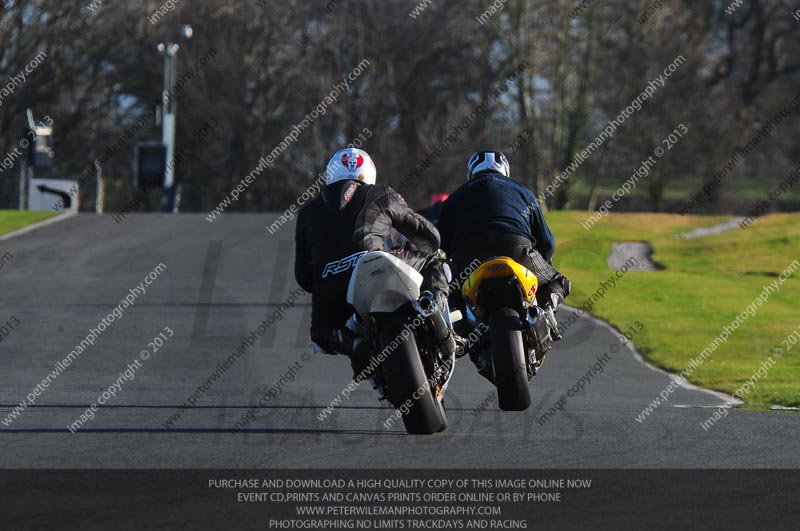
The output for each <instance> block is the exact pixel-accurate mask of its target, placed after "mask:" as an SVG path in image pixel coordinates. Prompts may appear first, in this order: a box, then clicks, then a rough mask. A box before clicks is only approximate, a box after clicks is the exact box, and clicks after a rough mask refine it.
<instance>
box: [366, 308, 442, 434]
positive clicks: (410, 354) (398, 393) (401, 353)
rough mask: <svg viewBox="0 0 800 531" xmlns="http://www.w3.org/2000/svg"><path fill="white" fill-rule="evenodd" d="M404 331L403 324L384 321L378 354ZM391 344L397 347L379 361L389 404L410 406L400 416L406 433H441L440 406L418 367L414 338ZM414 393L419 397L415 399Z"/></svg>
mask: <svg viewBox="0 0 800 531" xmlns="http://www.w3.org/2000/svg"><path fill="white" fill-rule="evenodd" d="M404 331H405V329H404V328H403V323H401V322H398V321H393V320H390V321H388V322H387V323H386V324H385V325H384V326H383V328H382V330H381V331H380V344H381V351H383V350H384V349H386V347H387V346H389V345H391V344H392V342H396V341H397V340H398V338H402V335H403V332H404ZM406 334H408V332H407V331H406ZM395 344H396V345H397V347H396V348H395V349H394V351H392V352H391V353H390V354H389V356H388V357H387V358H386V360H385V361H384V362H383V371H384V375H385V379H386V383H387V387H388V389H387V394H388V395H389V401H390V402H391V403H392V405H394V406H395V407H396V408H399V407H400V406H401V405H402V404H411V407H409V408H408V412H407V413H406V414H404V415H403V424H404V425H405V428H406V431H407V432H408V433H410V434H413V435H430V434H433V433H437V432H440V431H444V430H445V429H446V428H447V417H446V416H445V413H444V407H443V406H442V404H441V403H440V402H439V401H438V400H436V398H435V397H434V396H433V393H432V392H431V389H430V386H429V385H427V381H428V378H427V377H426V376H425V371H424V369H423V367H422V360H421V359H420V357H419V351H418V350H417V344H416V341H415V340H414V335H413V334H411V335H410V336H409V337H408V339H405V340H402V342H401V343H399V344H397V343H395ZM419 390H421V391H422V392H421V393H420V392H419ZM415 393H416V394H417V395H420V396H418V397H417V398H416V399H415V396H414V395H415Z"/></svg>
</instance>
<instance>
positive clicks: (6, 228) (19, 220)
mask: <svg viewBox="0 0 800 531" xmlns="http://www.w3.org/2000/svg"><path fill="white" fill-rule="evenodd" d="M53 216H55V213H54V212H45V211H28V210H0V234H7V233H9V232H12V231H15V230H17V229H21V228H22V227H24V226H26V225H30V224H31V223H36V222H37V221H42V220H43V219H47V218H50V217H53Z"/></svg>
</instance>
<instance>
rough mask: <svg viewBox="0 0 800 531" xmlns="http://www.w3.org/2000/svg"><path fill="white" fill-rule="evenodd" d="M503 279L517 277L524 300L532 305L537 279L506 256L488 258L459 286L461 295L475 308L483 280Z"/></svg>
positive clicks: (537, 284) (537, 285)
mask: <svg viewBox="0 0 800 531" xmlns="http://www.w3.org/2000/svg"><path fill="white" fill-rule="evenodd" d="M504 277H517V280H518V281H519V283H520V285H521V286H522V291H523V293H525V300H526V301H528V303H529V304H533V303H534V301H535V299H536V290H537V289H538V287H539V279H537V278H536V275H534V274H533V272H532V271H530V270H528V269H527V268H526V267H525V266H523V265H522V264H518V263H517V262H515V261H514V260H512V259H511V258H509V257H507V256H498V257H496V258H490V259H488V260H487V261H485V262H484V263H482V264H481V265H480V266H479V267H478V269H476V270H475V271H473V272H472V274H471V275H470V276H469V277H468V278H467V280H466V282H464V285H463V286H461V293H462V294H463V295H464V297H466V299H467V300H468V301H469V302H470V303H471V304H472V305H473V306H477V305H478V290H479V289H480V286H481V282H482V281H483V280H484V279H489V278H504Z"/></svg>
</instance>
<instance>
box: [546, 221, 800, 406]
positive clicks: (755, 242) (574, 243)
mask: <svg viewBox="0 0 800 531" xmlns="http://www.w3.org/2000/svg"><path fill="white" fill-rule="evenodd" d="M586 218H587V214H586V213H585V212H574V211H572V212H551V213H549V214H548V215H547V219H548V222H549V223H550V225H551V228H552V230H553V232H554V233H555V235H556V238H557V242H558V247H557V250H556V255H555V257H554V262H553V263H554V265H556V267H557V268H558V269H560V270H561V271H563V272H564V274H566V275H567V276H568V277H569V278H570V279H571V280H572V282H573V286H574V289H573V294H572V295H571V296H570V298H569V299H568V300H567V303H568V304H571V305H573V306H580V305H581V304H582V303H583V302H584V301H585V300H587V298H588V297H590V296H591V295H592V294H593V293H594V292H595V291H596V290H597V289H598V287H599V286H600V282H601V281H602V280H608V278H609V277H611V276H612V275H613V271H611V270H610V269H609V268H608V266H607V265H606V257H607V256H608V254H609V252H610V250H611V244H612V242H614V241H623V240H636V241H646V242H648V243H650V244H651V245H652V246H653V249H654V253H653V257H652V259H653V260H654V261H655V262H656V263H657V264H659V265H660V266H662V267H663V269H661V270H659V271H653V272H645V271H630V272H628V273H627V274H625V275H624V277H623V278H622V279H620V280H617V285H616V287H615V288H612V289H610V290H609V291H608V293H607V294H606V295H605V298H603V299H602V300H600V301H599V302H597V303H596V305H595V307H594V308H593V309H592V313H593V314H595V315H597V316H598V317H601V318H603V319H606V320H608V321H609V322H610V323H612V324H613V325H614V326H616V327H617V328H619V329H620V330H627V329H628V328H629V327H631V326H632V325H633V323H634V322H635V321H636V320H639V321H640V322H641V323H642V324H643V325H644V327H645V329H644V331H643V332H641V333H640V334H638V335H637V336H636V337H634V343H635V344H636V347H637V348H638V349H639V351H640V352H641V353H642V354H643V355H645V356H646V357H647V359H648V360H649V361H651V362H653V363H654V364H656V365H658V366H660V367H663V368H665V369H667V370H669V371H671V372H674V373H680V372H681V371H683V370H684V369H685V368H686V367H687V366H688V364H689V362H690V360H691V359H692V358H695V357H697V356H698V355H699V354H700V352H701V351H702V350H703V349H704V348H706V346H708V345H709V343H710V342H712V341H713V340H714V339H715V338H716V337H717V336H718V335H719V334H720V333H721V332H722V330H723V327H724V326H725V325H729V324H730V323H731V321H733V320H734V319H735V318H736V316H737V315H738V314H740V313H741V312H743V311H744V310H745V308H746V307H747V306H748V305H749V304H750V303H751V302H752V301H753V299H755V298H756V297H757V296H759V294H760V293H761V292H762V291H763V289H764V286H765V285H767V284H769V283H771V282H774V281H776V280H778V275H779V274H780V273H781V272H783V271H784V270H785V269H786V268H787V267H788V266H789V265H790V264H791V263H792V262H793V261H794V260H799V261H800V214H774V215H770V216H766V217H764V218H760V219H758V220H757V221H755V222H754V223H753V224H752V225H751V226H750V227H749V228H747V229H746V230H742V229H740V228H738V227H737V228H736V229H735V230H732V231H729V232H725V233H721V234H717V235H714V236H707V237H704V238H698V239H694V240H684V239H679V238H674V235H676V234H679V233H681V232H685V231H688V230H691V229H693V228H696V227H706V226H712V225H715V224H717V223H720V222H722V221H725V220H726V219H728V218H727V217H725V216H721V217H699V216H685V217H682V216H679V215H674V214H610V215H609V216H607V217H606V218H604V219H603V220H601V221H600V222H598V223H597V224H596V225H595V226H594V227H592V228H591V229H590V230H588V231H586V230H584V228H583V227H582V226H581V223H582V222H583V221H585V220H586ZM798 301H800V269H798V270H797V271H796V272H795V273H794V274H793V275H792V276H791V277H790V278H789V279H788V280H787V281H786V282H784V283H782V284H781V285H780V291H778V292H777V293H774V294H772V295H771V296H770V297H769V300H768V301H767V302H766V303H765V304H764V305H763V306H761V307H760V308H758V310H757V313H756V314H755V315H754V316H752V317H748V319H747V320H745V321H744V322H743V324H742V325H741V326H740V327H739V328H738V330H736V331H735V332H733V334H731V335H730V337H728V340H727V342H725V343H724V344H722V345H721V346H720V347H719V348H718V349H717V350H716V351H715V352H714V353H713V354H711V356H710V357H708V358H707V359H706V361H705V362H704V363H703V364H702V365H700V367H698V368H697V369H696V370H694V372H693V373H692V374H691V376H690V377H689V380H690V381H691V382H693V383H695V384H698V385H701V386H703V387H707V388H711V389H716V390H719V391H724V392H727V393H733V392H734V391H736V389H737V388H738V387H739V386H740V385H742V384H743V383H744V382H746V381H747V380H748V379H750V377H751V376H752V375H753V372H754V371H755V370H756V369H758V368H759V366H760V365H761V363H762V362H763V361H765V360H766V359H767V358H768V357H769V356H770V355H771V354H772V353H773V349H775V348H783V349H784V350H786V352H785V353H784V355H783V357H782V358H780V359H778V363H777V364H776V365H774V366H773V367H772V368H771V369H770V371H769V374H768V375H767V376H766V377H764V378H762V379H760V380H758V381H757V383H756V386H755V389H754V390H753V391H752V392H750V393H748V394H746V395H745V396H744V397H743V399H744V401H745V402H746V403H747V404H748V405H755V406H761V405H769V404H780V405H784V406H800V345H797V346H794V347H792V348H789V349H788V350H787V349H786V348H785V347H786V345H785V344H784V345H782V341H783V340H786V338H787V336H789V335H791V334H792V332H793V331H794V330H796V329H798V326H800V302H798ZM598 348H601V349H604V348H607V347H606V346H599V347H598Z"/></svg>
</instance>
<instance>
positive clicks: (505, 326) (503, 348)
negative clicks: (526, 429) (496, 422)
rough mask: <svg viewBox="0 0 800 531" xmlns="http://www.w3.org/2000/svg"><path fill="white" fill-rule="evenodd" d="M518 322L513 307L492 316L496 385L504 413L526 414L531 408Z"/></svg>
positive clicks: (499, 310) (498, 311) (490, 326)
mask: <svg viewBox="0 0 800 531" xmlns="http://www.w3.org/2000/svg"><path fill="white" fill-rule="evenodd" d="M519 323H520V320H519V314H518V313H517V311H516V310H513V309H511V308H498V309H497V310H495V311H494V312H492V314H491V315H490V317H489V334H490V340H489V343H490V349H491V354H492V366H493V367H494V382H495V385H496V386H497V401H498V405H499V406H500V409H502V410H503V411H525V410H526V409H528V408H529V407H530V405H531V392H530V389H529V388H528V369H527V367H526V363H525V349H524V348H523V343H522V332H521V331H520V329H519V328H520V325H519Z"/></svg>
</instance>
